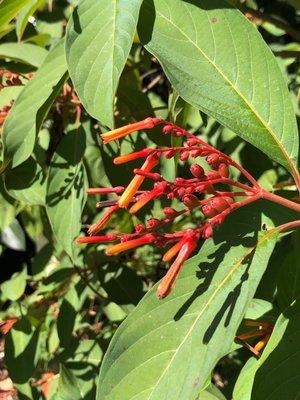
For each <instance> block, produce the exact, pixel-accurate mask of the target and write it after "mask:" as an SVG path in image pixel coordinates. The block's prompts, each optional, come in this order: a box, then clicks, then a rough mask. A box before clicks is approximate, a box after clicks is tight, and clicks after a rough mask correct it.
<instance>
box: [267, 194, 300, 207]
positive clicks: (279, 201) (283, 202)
mask: <svg viewBox="0 0 300 400" xmlns="http://www.w3.org/2000/svg"><path fill="white" fill-rule="evenodd" d="M261 198H262V199H266V200H270V201H272V202H273V203H277V204H281V205H282V206H284V207H287V208H289V209H291V210H294V211H297V212H300V204H298V203H295V202H293V201H290V200H288V199H285V198H284V197H281V196H278V195H276V194H274V193H270V192H267V191H266V190H262V193H261Z"/></svg>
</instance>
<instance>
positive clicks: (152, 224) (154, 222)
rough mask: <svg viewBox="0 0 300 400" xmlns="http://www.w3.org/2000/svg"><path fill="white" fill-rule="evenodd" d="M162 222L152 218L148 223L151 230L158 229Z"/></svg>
mask: <svg viewBox="0 0 300 400" xmlns="http://www.w3.org/2000/svg"><path fill="white" fill-rule="evenodd" d="M159 223H160V221H159V219H157V218H150V219H148V221H147V226H148V227H149V228H156V227H157V226H158V225H159Z"/></svg>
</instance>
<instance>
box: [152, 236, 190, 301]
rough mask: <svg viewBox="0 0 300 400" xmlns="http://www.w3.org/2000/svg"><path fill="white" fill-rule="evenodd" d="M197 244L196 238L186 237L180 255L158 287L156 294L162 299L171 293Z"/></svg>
mask: <svg viewBox="0 0 300 400" xmlns="http://www.w3.org/2000/svg"><path fill="white" fill-rule="evenodd" d="M196 245H197V241H196V239H195V238H188V239H186V241H185V243H184V244H183V246H182V248H181V250H180V251H179V254H178V256H177V257H176V260H175V261H174V263H173V264H172V265H171V267H170V268H169V270H168V272H167V273H166V275H165V276H164V277H163V280H162V281H161V283H160V285H159V286H158V288H157V292H156V294H157V296H158V297H159V298H160V299H161V298H163V297H166V296H167V295H168V294H169V293H170V291H171V290H172V287H173V285H174V283H175V281H176V279H177V277H178V275H179V272H180V270H181V268H182V266H183V264H184V262H185V261H186V260H187V259H188V258H189V256H190V254H191V253H192V252H193V251H194V250H195V248H196Z"/></svg>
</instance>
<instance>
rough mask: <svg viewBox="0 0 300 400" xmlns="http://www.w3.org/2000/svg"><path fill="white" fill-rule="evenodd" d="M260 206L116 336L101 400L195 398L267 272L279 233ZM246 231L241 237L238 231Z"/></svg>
mask: <svg viewBox="0 0 300 400" xmlns="http://www.w3.org/2000/svg"><path fill="white" fill-rule="evenodd" d="M261 223H262V221H261V218H260V215H259V214H258V213H255V212H254V211H253V208H248V209H246V210H241V211H240V212H239V213H236V214H235V216H232V217H231V218H229V219H228V220H227V221H226V222H225V223H224V224H223V226H222V228H221V229H220V231H219V232H217V233H216V235H215V237H214V239H213V240H209V241H206V242H205V244H204V245H203V247H202V249H201V250H200V252H199V254H198V255H197V256H195V257H193V258H192V259H191V260H190V261H188V262H187V263H186V265H185V267H184V269H183V271H182V273H181V275H180V278H179V279H178V281H177V283H176V287H175V289H174V291H173V292H172V293H171V294H170V295H169V296H168V297H167V298H166V299H164V300H159V299H158V298H157V297H156V295H155V290H156V287H154V288H153V289H152V290H151V291H150V292H149V293H148V294H147V295H146V296H145V297H144V299H143V300H142V301H141V303H140V304H139V305H138V306H137V308H136V309H135V310H134V311H133V313H132V314H130V316H129V317H128V318H127V319H126V320H125V322H124V323H123V324H122V325H121V326H120V328H119V330H118V331H117V333H116V334H115V335H114V337H113V339H112V342H111V344H110V347H109V349H108V352H107V354H106V356H105V359H104V361H103V364H102V369H101V372H100V379H99V385H98V397H97V398H98V400H110V399H113V400H119V399H120V400H121V399H122V400H129V399H130V400H133V399H135V400H137V399H138V400H144V399H147V400H160V399H172V400H177V399H178V400H179V399H185V400H193V399H194V398H195V397H196V395H197V393H199V390H200V389H201V388H203V385H204V384H205V382H206V380H207V378H208V376H209V374H210V372H211V370H212V369H213V368H214V366H215V364H216V363H217V361H218V360H219V359H220V358H221V357H222V356H223V355H225V354H227V353H228V352H229V350H230V348H231V345H232V343H233V340H234V336H235V333H236V331H237V328H238V326H239V324H240V322H241V319H242V317H243V316H244V314H245V311H246V309H247V307H248V305H249V302H250V300H251V299H252V297H253V295H254V293H255V290H256V287H257V285H258V283H259V280H260V278H261V276H262V274H263V273H264V271H265V269H266V266H267V263H268V259H269V257H270V254H271V252H272V250H273V248H274V245H275V241H276V237H277V232H276V230H271V231H268V232H261V231H260V228H261ZM237 232H238V233H237Z"/></svg>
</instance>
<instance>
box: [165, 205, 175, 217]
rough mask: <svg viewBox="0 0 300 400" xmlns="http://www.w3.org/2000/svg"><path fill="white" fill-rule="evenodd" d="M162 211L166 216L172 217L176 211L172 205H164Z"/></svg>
mask: <svg viewBox="0 0 300 400" xmlns="http://www.w3.org/2000/svg"><path fill="white" fill-rule="evenodd" d="M163 212H164V214H165V215H166V216H167V217H173V216H174V215H176V214H177V211H176V210H175V209H174V208H172V207H165V208H164V209H163Z"/></svg>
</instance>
